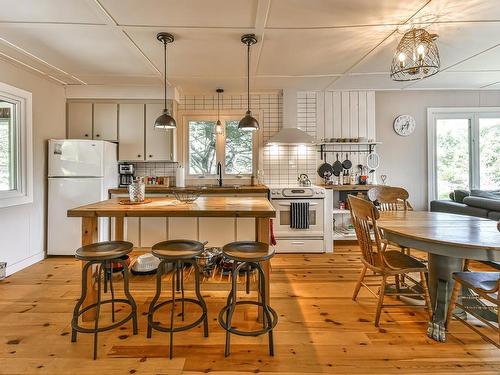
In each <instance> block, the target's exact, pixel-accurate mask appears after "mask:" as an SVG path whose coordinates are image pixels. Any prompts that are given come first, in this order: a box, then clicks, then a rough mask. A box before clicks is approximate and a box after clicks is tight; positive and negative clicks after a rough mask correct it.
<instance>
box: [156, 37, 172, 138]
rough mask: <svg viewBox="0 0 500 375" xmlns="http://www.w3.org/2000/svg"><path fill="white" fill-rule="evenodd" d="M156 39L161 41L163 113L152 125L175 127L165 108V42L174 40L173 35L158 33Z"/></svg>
mask: <svg viewBox="0 0 500 375" xmlns="http://www.w3.org/2000/svg"><path fill="white" fill-rule="evenodd" d="M156 39H158V40H159V41H160V42H162V43H163V68H164V75H163V87H164V90H165V91H164V104H163V114H162V115H161V116H160V117H158V118H157V119H156V121H155V125H154V127H155V128H156V129H175V128H176V127H177V123H176V122H175V119H174V118H173V117H172V116H171V115H170V111H169V110H168V108H167V44H168V43H172V42H173V41H174V36H173V35H172V34H169V33H158V34H157V35H156Z"/></svg>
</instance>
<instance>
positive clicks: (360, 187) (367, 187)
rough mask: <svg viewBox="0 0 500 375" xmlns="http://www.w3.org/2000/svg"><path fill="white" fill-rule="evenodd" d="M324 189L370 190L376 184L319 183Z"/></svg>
mask: <svg viewBox="0 0 500 375" xmlns="http://www.w3.org/2000/svg"><path fill="white" fill-rule="evenodd" d="M319 186H321V187H322V188H325V189H331V190H338V191H347V190H349V191H350V190H362V191H365V190H370V189H371V188H372V187H375V186H378V185H319Z"/></svg>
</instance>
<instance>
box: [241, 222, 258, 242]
mask: <svg viewBox="0 0 500 375" xmlns="http://www.w3.org/2000/svg"><path fill="white" fill-rule="evenodd" d="M236 241H255V219H254V218H252V217H240V218H237V219H236Z"/></svg>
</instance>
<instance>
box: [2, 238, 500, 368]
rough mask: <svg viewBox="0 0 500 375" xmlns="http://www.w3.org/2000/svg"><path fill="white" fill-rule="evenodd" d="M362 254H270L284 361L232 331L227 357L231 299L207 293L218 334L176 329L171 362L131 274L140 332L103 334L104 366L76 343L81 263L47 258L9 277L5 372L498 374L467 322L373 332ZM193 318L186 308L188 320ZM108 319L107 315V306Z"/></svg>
mask: <svg viewBox="0 0 500 375" xmlns="http://www.w3.org/2000/svg"><path fill="white" fill-rule="evenodd" d="M359 255H360V254H359V251H358V249H357V248H356V247H355V246H348V245H345V246H342V247H339V248H337V249H336V252H335V254H322V255H278V256H276V257H275V258H274V259H273V261H272V268H273V271H272V284H271V286H272V306H273V307H274V308H275V309H276V311H277V312H278V315H279V317H280V318H279V319H280V320H279V323H278V326H277V327H276V329H275V357H270V356H269V355H268V348H267V336H262V337H259V338H251V337H250V338H245V337H235V336H232V347H231V356H230V357H229V358H224V354H223V353H224V331H223V330H222V329H221V328H220V327H219V325H218V323H217V321H216V317H217V314H218V311H219V310H220V308H221V307H222V306H223V304H224V302H225V297H226V292H225V291H224V290H220V288H219V290H206V289H207V288H204V290H203V295H204V296H205V298H206V301H207V303H208V309H209V321H210V324H209V330H210V336H209V338H204V337H203V335H202V330H201V328H197V329H193V330H191V331H188V332H181V333H178V334H176V335H175V339H174V340H175V350H174V359H173V360H169V359H168V358H167V356H168V334H165V333H161V332H154V333H153V337H152V338H151V339H147V338H146V316H145V314H146V311H147V307H148V304H149V302H150V300H151V297H152V295H153V290H154V278H153V277H133V279H132V283H131V288H132V293H133V295H134V297H135V298H136V301H137V304H138V308H139V334H138V335H137V336H133V335H132V334H131V324H127V325H126V326H125V327H122V329H116V330H114V331H108V332H104V333H101V334H100V335H99V358H98V360H97V361H93V360H92V359H91V357H92V335H88V334H86V335H85V334H80V335H79V336H78V342H77V343H71V342H70V334H69V333H70V326H69V323H70V317H71V313H72V309H73V306H74V303H75V300H76V299H77V298H78V296H79V292H80V264H79V262H77V261H75V260H74V259H73V258H70V257H59V258H49V259H47V260H45V261H43V262H40V263H38V264H36V265H34V266H32V267H29V268H28V269H26V270H24V271H22V272H19V273H17V274H15V275H13V276H11V277H9V278H8V279H6V280H5V281H3V282H0V331H1V332H2V334H1V336H0V337H1V342H0V373H1V374H96V373H102V374H108V375H109V374H191V373H200V372H225V373H244V372H249V373H258V372H266V373H268V372H269V373H287V374H290V373H337V374H339V373H341V374H377V373H380V374H392V373H398V374H402V373H411V374H421V373H427V374H456V373H469V374H471V373H474V374H499V373H500V351H499V350H498V349H496V348H495V347H494V346H493V345H491V344H488V343H486V342H484V341H483V340H481V338H480V337H479V336H477V335H476V334H475V333H473V332H472V331H470V330H468V329H467V328H466V327H464V326H463V325H461V324H460V323H458V322H452V324H451V334H450V336H449V339H448V342H447V343H444V344H443V343H436V342H434V341H432V340H430V339H428V338H427V336H426V327H427V326H426V315H425V313H424V311H423V310H421V309H420V310H412V309H397V310H394V309H391V310H389V311H384V312H383V314H382V318H381V326H380V328H375V327H374V326H373V323H372V321H373V317H374V311H375V302H376V301H375V299H374V298H373V297H372V296H371V295H370V294H369V293H368V292H365V291H362V292H361V294H360V298H359V300H358V301H357V302H353V301H352V300H351V293H352V290H353V287H354V283H355V280H356V278H357V276H358V273H359V270H360V262H359ZM116 284H119V282H118V281H117V282H116ZM205 286H206V284H205ZM166 288H167V287H166ZM118 289H119V288H118ZM187 294H189V292H188V293H187ZM125 310H126V308H123V310H122V311H120V312H119V313H118V314H124V313H125V312H126V311H125ZM196 312H197V310H196V309H195V308H193V309H192V310H191V309H188V312H187V314H186V320H189V319H190V318H192V317H194V314H195V313H196ZM167 316H168V310H161V311H160V320H162V321H163V320H165V321H168V320H167ZM255 316H256V312H255V311H254V310H253V309H249V310H248V311H242V312H240V313H238V314H237V315H236V317H235V319H236V321H237V322H238V323H237V326H238V327H246V328H250V327H251V326H253V325H254V323H253V321H254V320H255ZM103 319H104V320H109V319H110V314H109V310H105V312H104V314H103Z"/></svg>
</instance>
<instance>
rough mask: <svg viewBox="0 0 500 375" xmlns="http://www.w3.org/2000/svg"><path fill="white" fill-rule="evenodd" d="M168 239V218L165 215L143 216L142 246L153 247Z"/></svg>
mask: <svg viewBox="0 0 500 375" xmlns="http://www.w3.org/2000/svg"><path fill="white" fill-rule="evenodd" d="M166 240H167V219H166V218H164V217H141V247H151V246H153V245H154V244H155V243H158V242H161V241H166Z"/></svg>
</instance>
